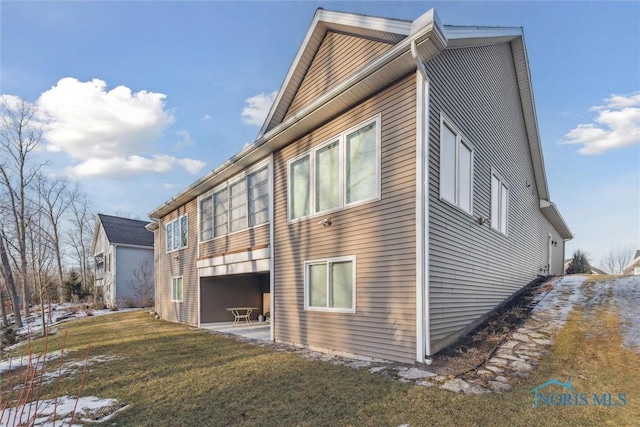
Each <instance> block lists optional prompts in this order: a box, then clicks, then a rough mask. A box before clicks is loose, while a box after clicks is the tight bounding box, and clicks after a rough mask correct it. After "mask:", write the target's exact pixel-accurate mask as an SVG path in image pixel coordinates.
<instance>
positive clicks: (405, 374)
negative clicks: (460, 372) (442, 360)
mask: <svg viewBox="0 0 640 427" xmlns="http://www.w3.org/2000/svg"><path fill="white" fill-rule="evenodd" d="M398 376H399V377H402V378H406V379H408V380H417V379H420V378H429V377H435V376H436V374H434V373H433V372H429V371H423V370H422V369H418V368H411V369H407V370H406V371H405V370H403V371H399V372H398Z"/></svg>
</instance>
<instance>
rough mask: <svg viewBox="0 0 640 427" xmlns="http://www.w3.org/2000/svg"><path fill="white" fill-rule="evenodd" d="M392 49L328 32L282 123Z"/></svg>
mask: <svg viewBox="0 0 640 427" xmlns="http://www.w3.org/2000/svg"><path fill="white" fill-rule="evenodd" d="M392 46H393V45H391V44H389V43H385V42H380V41H376V40H369V39H365V38H362V37H355V36H351V35H348V34H341V33H336V32H332V31H329V32H328V33H327V34H326V36H325V38H324V40H323V41H322V44H321V45H320V48H319V49H318V52H317V53H316V55H315V57H314V59H313V61H312V63H311V66H310V67H309V69H308V70H307V74H306V75H305V77H304V79H303V80H302V83H301V84H300V88H298V91H297V93H296V95H295V97H294V98H293V101H292V102H291V105H290V106H289V109H288V111H287V114H286V115H285V118H284V120H286V119H287V118H288V117H289V116H291V115H293V114H295V112H296V111H298V110H299V109H300V108H302V107H304V106H305V105H306V104H308V103H310V102H311V101H313V100H315V99H316V98H318V97H319V96H321V95H323V94H324V93H326V92H328V91H329V90H330V89H331V88H333V87H334V86H335V85H336V84H338V83H340V82H341V81H342V80H344V79H346V78H347V77H349V76H350V75H352V74H353V73H355V72H356V71H357V70H359V69H360V68H362V67H363V66H364V65H367V64H368V63H369V62H371V60H372V59H373V58H375V57H377V56H379V55H380V54H382V53H384V52H386V51H387V50H388V49H390V48H391V47H392Z"/></svg>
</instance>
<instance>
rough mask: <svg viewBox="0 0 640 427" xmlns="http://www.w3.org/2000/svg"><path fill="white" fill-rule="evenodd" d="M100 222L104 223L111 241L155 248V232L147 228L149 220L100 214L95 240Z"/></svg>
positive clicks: (97, 220)
mask: <svg viewBox="0 0 640 427" xmlns="http://www.w3.org/2000/svg"><path fill="white" fill-rule="evenodd" d="M98 223H100V224H102V228H103V229H104V232H105V233H106V235H107V239H109V243H112V244H120V245H134V246H148V247H150V248H153V233H152V232H150V231H149V230H147V229H146V228H145V226H146V225H147V223H148V221H141V220H137V219H129V218H121V217H119V216H111V215H105V214H98V217H97V218H96V228H95V229H94V233H93V240H94V243H93V244H92V247H93V245H94V244H95V239H96V236H97V231H98Z"/></svg>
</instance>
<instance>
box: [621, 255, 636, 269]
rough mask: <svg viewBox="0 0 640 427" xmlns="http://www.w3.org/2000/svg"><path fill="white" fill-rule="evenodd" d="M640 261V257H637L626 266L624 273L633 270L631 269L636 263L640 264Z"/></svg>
mask: <svg viewBox="0 0 640 427" xmlns="http://www.w3.org/2000/svg"><path fill="white" fill-rule="evenodd" d="M639 261H640V256H639V257H637V258H634V259H632V260H631V262H630V263H629V264H627V265H625V266H624V268H623V269H622V271H624V270H626V269H627V268H631V267H633V265H634V264H635V263H637V262H639Z"/></svg>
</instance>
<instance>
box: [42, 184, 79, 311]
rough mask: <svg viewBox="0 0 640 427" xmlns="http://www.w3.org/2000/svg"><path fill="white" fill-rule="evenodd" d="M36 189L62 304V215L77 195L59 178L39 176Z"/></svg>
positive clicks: (43, 229) (43, 228)
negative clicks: (44, 219) (52, 252)
mask: <svg viewBox="0 0 640 427" xmlns="http://www.w3.org/2000/svg"><path fill="white" fill-rule="evenodd" d="M35 183H36V189H37V191H38V203H37V205H38V206H39V208H40V210H41V212H42V213H43V214H44V216H45V217H46V219H47V221H48V222H49V225H50V226H51V227H50V228H49V227H41V230H42V231H44V232H46V233H48V237H49V242H50V243H51V247H52V249H53V251H54V253H55V258H56V267H57V276H58V277H57V279H58V298H59V299H58V300H59V301H60V302H62V299H63V297H62V295H63V290H62V282H63V281H64V278H63V275H62V239H61V226H62V219H63V215H64V214H65V212H66V211H67V209H68V208H69V206H70V205H71V204H72V203H73V201H74V198H75V197H76V194H77V187H76V191H73V190H69V182H68V181H67V180H66V179H64V178H61V177H54V178H45V177H44V176H42V175H41V174H39V175H38V176H37V177H36V179H35Z"/></svg>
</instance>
